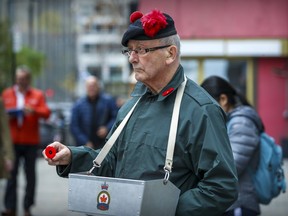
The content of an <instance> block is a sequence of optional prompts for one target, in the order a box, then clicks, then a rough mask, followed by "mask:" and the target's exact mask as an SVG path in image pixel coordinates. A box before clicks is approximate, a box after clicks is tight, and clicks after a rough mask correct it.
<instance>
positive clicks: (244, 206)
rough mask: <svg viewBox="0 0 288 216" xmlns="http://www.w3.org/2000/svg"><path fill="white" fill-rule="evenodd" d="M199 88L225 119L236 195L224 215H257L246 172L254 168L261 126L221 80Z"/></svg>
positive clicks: (241, 98)
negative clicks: (234, 168)
mask: <svg viewBox="0 0 288 216" xmlns="http://www.w3.org/2000/svg"><path fill="white" fill-rule="evenodd" d="M201 86H202V87H203V88H204V89H206V90H207V91H208V93H209V94H210V95H211V96H212V97H213V98H214V99H215V100H216V101H217V102H218V103H219V104H220V105H221V107H222V108H223V110H224V111H225V112H226V114H227V117H228V118H227V119H228V121H227V125H228V135H229V139H230V143H231V146H232V151H233V156H234V160H235V163H236V168H237V173H238V179H239V194H238V200H237V201H236V202H235V203H234V204H233V205H232V206H231V207H230V209H229V211H228V212H227V213H226V215H227V216H233V215H235V216H256V215H259V214H260V205H259V203H258V199H257V196H256V193H255V191H254V186H253V182H252V179H251V174H250V173H249V172H251V170H250V169H251V168H252V169H254V170H256V167H257V165H258V161H259V148H258V146H259V141H260V140H259V133H260V132H259V131H263V123H262V121H261V119H260V117H259V115H258V114H257V112H256V111H255V109H254V108H253V107H252V106H251V105H250V104H249V102H248V101H247V99H246V98H245V97H244V96H243V95H242V94H240V93H239V92H238V91H236V89H235V88H233V87H232V85H231V84H230V83H229V82H228V81H226V80H225V79H223V78H221V77H218V76H210V77H208V78H207V79H205V80H204V81H203V83H202V84H201ZM232 118H233V121H231V120H232ZM229 121H231V122H229ZM228 122H229V124H228Z"/></svg>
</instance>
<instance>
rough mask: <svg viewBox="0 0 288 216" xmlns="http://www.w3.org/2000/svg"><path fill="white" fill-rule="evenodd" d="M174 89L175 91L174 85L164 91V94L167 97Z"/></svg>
mask: <svg viewBox="0 0 288 216" xmlns="http://www.w3.org/2000/svg"><path fill="white" fill-rule="evenodd" d="M173 91H174V88H173V87H171V88H168V89H167V90H166V91H164V92H163V93H162V96H163V97H165V96H167V95H169V94H171V93H172V92H173Z"/></svg>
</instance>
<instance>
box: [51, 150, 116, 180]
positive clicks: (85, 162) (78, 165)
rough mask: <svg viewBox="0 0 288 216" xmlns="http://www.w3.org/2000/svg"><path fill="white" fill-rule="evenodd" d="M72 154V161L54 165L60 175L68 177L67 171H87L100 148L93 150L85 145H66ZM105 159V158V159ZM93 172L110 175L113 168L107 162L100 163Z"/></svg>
mask: <svg viewBox="0 0 288 216" xmlns="http://www.w3.org/2000/svg"><path fill="white" fill-rule="evenodd" d="M68 148H69V150H70V151H71V155H72V160H71V161H72V162H71V163H70V164H69V165H68V166H56V172H57V174H58V175H59V176H60V177H68V175H69V173H78V172H87V171H89V170H90V169H91V168H92V166H93V160H94V159H95V158H96V156H97V155H98V153H99V151H100V150H93V149H91V148H88V147H86V146H79V147H76V146H68ZM105 160H106V159H105ZM93 173H94V174H96V175H98V174H100V173H101V175H102V176H107V177H112V176H113V169H112V167H111V166H110V165H109V163H105V161H103V164H101V167H100V168H95V169H94V171H93Z"/></svg>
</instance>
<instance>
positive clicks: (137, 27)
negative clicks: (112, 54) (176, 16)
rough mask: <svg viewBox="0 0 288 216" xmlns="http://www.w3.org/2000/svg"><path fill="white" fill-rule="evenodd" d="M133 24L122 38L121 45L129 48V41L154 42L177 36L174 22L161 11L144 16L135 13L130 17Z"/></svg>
mask: <svg viewBox="0 0 288 216" xmlns="http://www.w3.org/2000/svg"><path fill="white" fill-rule="evenodd" d="M130 22H131V24H130V25H129V26H128V29H127V31H126V32H125V33H124V35H123V37H122V41H121V44H122V45H123V46H125V47H127V44H128V41H129V40H131V39H133V40H153V39H159V38H164V37H168V36H171V35H175V34H177V31H176V28H175V26H174V20H173V19H172V18H171V17H170V16H169V15H168V14H165V13H161V12H160V11H159V10H153V11H151V12H150V13H148V14H146V15H143V14H142V13H141V12H139V11H135V12H134V13H132V14H131V15H130Z"/></svg>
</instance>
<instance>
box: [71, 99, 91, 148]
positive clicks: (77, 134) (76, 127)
mask: <svg viewBox="0 0 288 216" xmlns="http://www.w3.org/2000/svg"><path fill="white" fill-rule="evenodd" d="M79 112H80V109H79V108H78V106H77V104H75V105H74V106H73V108H72V115H71V123H70V131H71V134H72V136H73V137H74V139H75V140H76V144H77V145H78V146H82V145H85V144H86V143H87V142H88V141H89V138H88V136H87V135H86V134H85V133H84V132H83V129H81V125H80V121H79V118H80V117H79V114H80V113H79ZM82 127H83V126H82Z"/></svg>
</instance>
